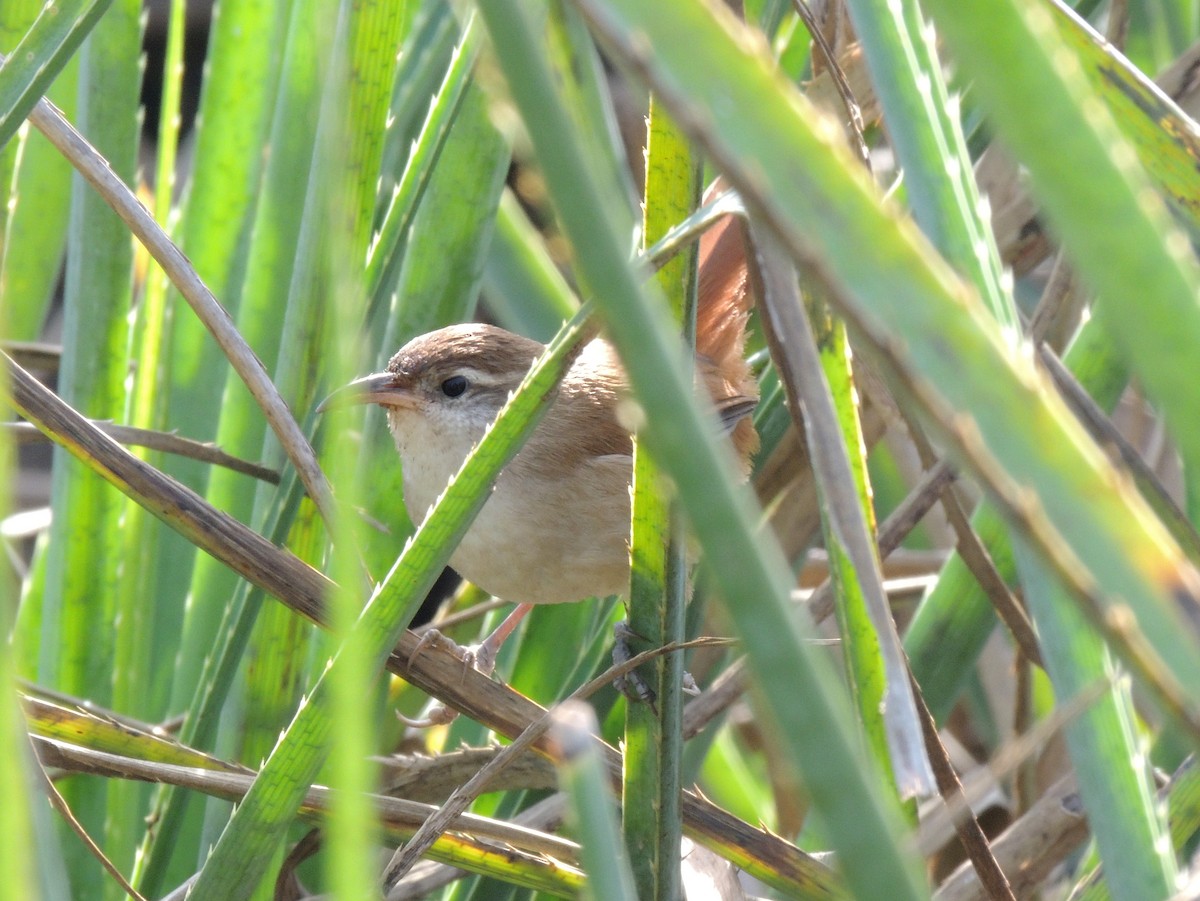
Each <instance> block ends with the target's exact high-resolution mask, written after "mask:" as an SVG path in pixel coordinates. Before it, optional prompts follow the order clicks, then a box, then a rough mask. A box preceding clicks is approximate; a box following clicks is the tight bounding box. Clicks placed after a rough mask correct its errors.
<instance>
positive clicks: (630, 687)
mask: <svg viewBox="0 0 1200 901" xmlns="http://www.w3.org/2000/svg"><path fill="white" fill-rule="evenodd" d="M631 640H638V641H642V642H645V641H646V638H645V636H642V635H638V634H637V633H636V632H634V631H633V630H632V629H630V628H629V623H628V622H626V621H625V620H621V621H620V622H619V623H617V624H616V625H615V626H613V652H612V659H613V664H614V665H615V666H620V665H621V664H623V663H626V662H628V661H629V660H630V658H632V657H633V656H634V652H633V648H632V647H631V646H630V641H631ZM682 682H683V684H682V690H683V693H684V694H686V695H690V696H692V697H695V696H696V695H698V694H700V686H698V685H697V684H696V680H695V679H694V678H693V677H692V674H691V673H689V672H685V673H684V674H683V680H682ZM613 687H614V688H616V689H617V691H619V692H620V693H621V694H623V695H625V697H627V698H628V699H629V700H631V701H639V702H641V703H643V704H649V705H650V709H651V710H654V709H655V707H654V702H655V701H656V700H657V695H656V693H655V691H654V689H653V688H651V687H650V684H649V683H648V682H647V681H646V680H645V679H644V678H643V677H642V675H641V673H639V672H638V671H637V670H636V669H635V670H630V671H629V672H628V673H626V674H625V675H622V676H618V677H617V678H616V679H614V680H613Z"/></svg>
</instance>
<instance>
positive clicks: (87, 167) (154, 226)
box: [0, 53, 335, 523]
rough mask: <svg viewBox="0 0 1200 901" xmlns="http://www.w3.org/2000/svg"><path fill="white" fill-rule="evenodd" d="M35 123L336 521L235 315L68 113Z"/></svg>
mask: <svg viewBox="0 0 1200 901" xmlns="http://www.w3.org/2000/svg"><path fill="white" fill-rule="evenodd" d="M5 58H6V57H5V56H4V54H2V53H0V64H3V62H4V60H5ZM29 121H30V122H32V123H33V125H34V126H35V127H36V128H37V129H38V131H40V132H41V133H42V134H43V135H45V136H46V138H47V139H48V140H49V141H50V143H51V144H53V145H54V146H55V147H56V148H57V149H58V151H59V152H60V153H61V154H62V155H63V156H64V157H66V158H67V160H68V161H69V162H70V163H71V165H72V166H74V167H75V170H76V171H77V172H79V174H80V175H82V176H83V177H84V179H86V180H87V181H88V183H89V184H91V185H92V187H93V188H95V189H96V191H97V193H99V194H100V196H101V197H103V198H104V200H105V202H107V203H108V205H109V206H111V207H112V209H113V211H114V212H115V213H116V214H117V215H118V216H120V217H121V219H122V220H123V221H124V222H125V224H126V225H127V226H129V230H130V231H131V232H132V233H133V235H134V236H135V237H136V238H137V239H138V240H139V241H141V242H142V244H143V246H144V247H145V248H146V250H148V251H149V252H150V255H151V256H152V257H154V259H155V261H156V262H157V263H158V264H159V266H161V267H162V270H163V272H164V273H166V275H167V277H168V278H170V279H171V281H172V283H173V284H174V285H175V287H176V288H178V289H179V293H180V294H181V295H183V297H184V299H185V300H187V302H188V304H189V305H191V307H192V309H193V310H194V311H195V312H196V315H197V316H198V317H199V318H200V321H201V322H202V323H203V324H204V326H205V328H207V329H208V330H209V332H210V333H211V334H212V336H213V337H214V338H215V339H216V341H217V344H218V345H219V346H220V348H221V350H222V352H224V354H225V356H226V357H227V358H228V359H229V362H230V364H231V365H232V366H233V368H234V371H235V372H237V374H238V376H239V377H240V378H241V379H242V381H243V382H244V383H245V385H246V387H247V388H248V389H249V390H250V394H251V395H252V396H253V397H254V400H255V401H256V402H257V403H258V405H259V406H260V407H261V408H262V411H263V413H264V414H265V415H266V418H267V422H268V424H269V425H270V426H271V429H272V431H273V432H274V433H275V434H276V436H277V437H278V438H279V443H280V445H281V446H282V447H283V449H284V452H285V453H286V454H287V456H288V459H290V460H291V461H292V464H293V465H294V466H295V467H296V472H297V474H298V475H299V476H300V481H301V482H302V483H303V484H304V487H305V489H306V490H307V491H308V494H309V497H311V498H312V499H313V501H314V502H315V503H316V505H317V508H318V509H319V510H320V511H321V516H322V517H323V518H324V519H325V521H326V522H327V523H332V522H333V520H334V515H335V506H334V501H333V494H332V492H331V491H330V488H329V483H328V482H327V481H326V479H325V474H324V473H323V472H322V471H321V467H320V464H318V463H317V457H316V454H315V453H314V452H313V449H312V446H311V445H309V443H308V439H307V438H305V436H304V433H303V432H301V431H300V426H299V425H298V424H297V423H296V420H295V418H294V417H293V416H292V413H291V411H290V410H289V409H288V406H287V404H286V403H285V402H284V400H283V398H282V397H281V396H280V394H279V390H278V389H277V388H276V387H275V385H274V383H273V382H272V381H271V377H270V376H269V375H268V374H267V371H266V369H265V368H264V367H263V364H262V361H260V360H259V359H258V357H257V356H256V355H255V353H254V351H253V350H251V349H250V346H249V345H248V344H247V343H246V339H245V338H243V337H242V335H241V333H240V332H238V330H237V326H236V325H234V322H233V319H231V318H230V316H229V313H228V312H227V311H226V310H225V308H224V307H223V306H221V304H220V302H219V301H218V300H217V298H216V296H215V295H214V294H213V293H212V291H211V290H209V288H208V286H207V285H205V284H204V282H203V280H201V278H200V276H199V275H198V274H197V273H196V270H195V268H194V267H193V266H192V264H191V262H190V261H189V260H188V258H187V257H186V256H184V255H183V253H182V252H181V251H180V250H179V248H178V247H176V246H175V244H174V243H173V242H172V241H171V239H170V238H169V237H168V236H167V234H166V233H165V232H164V231H163V230H162V227H161V226H160V225H159V224H158V223H157V222H156V221H155V219H154V217H153V216H152V215H151V214H150V212H149V211H147V209H146V208H145V207H144V206H142V204H141V202H140V201H139V200H138V199H137V197H136V196H135V195H134V193H133V191H131V190H130V189H129V186H128V185H126V184H125V183H124V182H123V181H121V179H120V178H118V177H117V175H116V174H115V173H114V172H113V171H112V169H111V168H109V165H108V162H107V161H106V160H105V159H104V157H103V156H102V155H101V154H100V153H99V152H98V151H97V150H96V148H94V147H93V146H92V145H91V144H89V143H88V142H87V140H85V139H84V137H83V136H82V135H81V134H79V132H77V131H76V130H75V129H74V128H73V127H72V126H71V124H70V123H69V122H67V120H66V117H65V116H63V114H62V112H61V111H60V110H59V109H58V108H57V107H56V106H55V105H54V104H52V103H51V102H50V101H49V100H47V99H46V98H45V97H43V98H42V99H41V100H39V101H38V103H37V105H36V106H35V107H34V108H33V111H32V112H31V113H30V114H29Z"/></svg>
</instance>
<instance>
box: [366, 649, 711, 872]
mask: <svg viewBox="0 0 1200 901" xmlns="http://www.w3.org/2000/svg"><path fill="white" fill-rule="evenodd" d="M730 643H731V642H729V641H728V639H703V638H702V639H696V640H694V641H685V642H677V643H672V644H669V645H664V646H662V647H658V648H651V649H650V650H648V651H643V652H642V653H640V654H636V655H634V656H633V657H630V658H629V659H628V660H624V661H622V662H621V663H619V664H615V665H613V666H611V667H609V668H608V669H607V670H605V671H604V672H603V673H601V674H600V675H599V676H597V677H596V678H594V679H592V680H591V681H589V682H585V683H584V684H583V685H581V686H580V687H579V688H578V689H576V690H575V691H573V692H572V693H571V694H570V696H569V698H570V699H572V700H582V699H584V698H587V697H589V696H590V695H592V694H594V693H595V692H597V691H599V690H600V689H601V688H604V687H605V686H606V685H610V684H612V682H613V680H614V679H616V678H618V677H620V676H624V675H626V674H628V673H631V672H633V670H635V669H637V668H638V667H639V666H641V665H642V664H643V663H647V662H649V661H651V660H654V659H655V658H657V657H660V656H662V655H664V654H669V653H671V652H674V651H681V650H685V649H687V648H696V647H727V646H728V645H729V644H730ZM551 712H552V711H550V710H547V711H546V712H544V713H543V714H542V715H541V716H540V717H539V718H538V719H536V720H535V721H534V722H532V723H530V724H529V725H528V726H527V727H526V728H525V729H524V731H522V732H521V734H520V735H518V736H517V737H516V738H515V739H514V740H513V742H512V744H510V745H509V746H508V747H506V748H504V749H503V750H502V751H500V752H499V753H498V754H497V755H496V756H495V757H493V758H492V759H491V760H490V761H489V762H488V763H487V764H485V765H484V766H483V767H482V768H481V769H480V770H479V772H478V773H476V774H475V775H474V776H472V777H471V778H470V779H469V780H467V782H465V783H463V785H461V786H459V787H458V788H457V789H455V790H454V792H453V794H451V795H450V797H449V798H447V799H446V801H445V803H444V804H442V806H441V807H440V808H438V810H437V811H436V812H435V813H433V814H432V815H430V817H429V819H427V820H426V821H425V822H424V823H423V824H422V825H421V828H420V829H418V830H417V831H416V833H415V834H414V835H413V837H412V838H411V839H409V840H408V842H407V843H406V844H405V845H404V846H403V847H401V848H398V849H397V850H396V853H395V854H394V855H392V859H391V860H390V861H389V862H388V865H387V867H386V868H385V869H384V873H383V891H384V893H385V894H387V893H388V892H390V891H391V890H392V888H393V887H394V886H395V885H396V883H397V882H399V881H400V879H401V878H402V877H403V876H404V874H405V873H407V872H408V871H409V869H411V868H412V866H413V864H415V863H416V862H417V861H418V860H420V859H421V856H422V855H423V854H424V853H425V852H426V851H428V850H429V848H430V847H431V846H432V845H433V843H434V842H435V841H436V840H437V837H438V836H439V835H441V834H442V833H443V832H445V831H446V829H448V828H449V827H450V824H451V823H452V822H454V820H455V819H456V818H457V817H458V816H460V815H461V814H462V813H463V811H465V810H466V809H467V807H469V806H470V804H471V802H472V801H474V800H475V799H476V798H477V797H478V796H479V795H480V794H481V793H482V792H483V791H484V789H486V788H487V786H488V783H490V782H491V781H492V779H493V778H495V776H496V775H497V774H498V773H499V772H500V771H501V770H503V769H504V768H505V767H506V766H508V765H509V764H510V763H511V762H512V761H514V760H515V759H516V758H517V757H518V756H519V755H520V754H522V753H524V752H525V751H526V750H528V749H529V748H530V747H532V746H533V744H534V742H536V741H537V740H538V739H539V738H541V737H542V735H543V734H545V732H546V730H547V729H549V728H550V726H551V725H552V724H553V717H552V715H551Z"/></svg>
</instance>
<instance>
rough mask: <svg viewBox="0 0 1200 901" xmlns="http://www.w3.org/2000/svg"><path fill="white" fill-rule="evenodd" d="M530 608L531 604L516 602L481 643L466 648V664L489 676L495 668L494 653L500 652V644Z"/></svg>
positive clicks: (506, 638) (526, 614)
mask: <svg viewBox="0 0 1200 901" xmlns="http://www.w3.org/2000/svg"><path fill="white" fill-rule="evenodd" d="M532 609H533V604H517V609H515V610H514V611H513V612H512V613H510V614H509V615H508V616H506V617H505V618H504V622H502V623H500V625H498V626H497V627H496V628H495V629H494V630H493V631H492V634H491V635H489V636H488V637H487V638H485V639H484V640H483V642H482V643H481V644H478V645H475V646H474V647H472V648H468V649H467V652H466V655H465V657H466V661H467V663H468V665H470V666H472V667H474V668H475V669H476V670H478V671H479V672H481V673H483V674H484V675H485V676H490V675H491V674H492V670H494V669H495V668H496V655H497V654H499V653H500V648H501V646H502V645H503V644H504V642H505V641H507V640H508V636H510V635H512V633H513V630H514V629H516V628H517V626H519V625H520V624H521V620H523V619H524V618H525V617H526V616H528V615H529V611H530V610H532Z"/></svg>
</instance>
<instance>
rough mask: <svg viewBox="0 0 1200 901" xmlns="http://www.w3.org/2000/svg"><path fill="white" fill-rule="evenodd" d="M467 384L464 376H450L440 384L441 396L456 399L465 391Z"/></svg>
mask: <svg viewBox="0 0 1200 901" xmlns="http://www.w3.org/2000/svg"><path fill="white" fill-rule="evenodd" d="M467 384H468V383H467V377H466V376H465V375H452V376H450V378H448V379H446V381H444V382H442V394H444V395H446V397H458V396H459V395H460V394H462V393H463V392H464V391H466V390H467Z"/></svg>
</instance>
